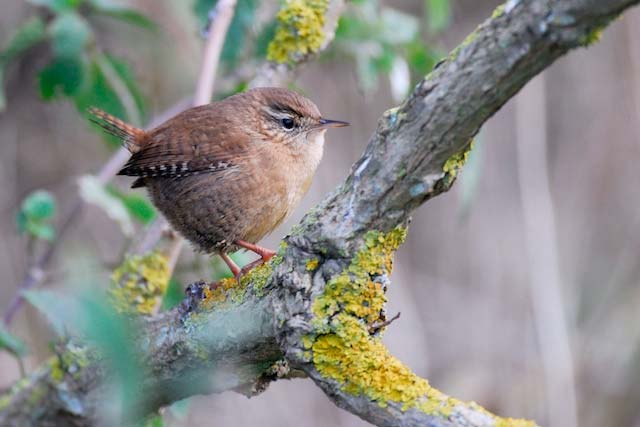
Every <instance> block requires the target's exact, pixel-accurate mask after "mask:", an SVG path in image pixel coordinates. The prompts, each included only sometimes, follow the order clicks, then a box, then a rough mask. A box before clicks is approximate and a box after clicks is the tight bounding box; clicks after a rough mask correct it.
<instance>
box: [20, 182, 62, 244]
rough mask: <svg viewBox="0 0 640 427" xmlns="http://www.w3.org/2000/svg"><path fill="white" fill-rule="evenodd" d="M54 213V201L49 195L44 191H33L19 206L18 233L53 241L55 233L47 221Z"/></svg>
mask: <svg viewBox="0 0 640 427" xmlns="http://www.w3.org/2000/svg"><path fill="white" fill-rule="evenodd" d="M55 213H56V201H55V199H54V198H53V196H52V195H51V193H49V192H48V191H45V190H37V191H34V192H33V193H31V194H29V195H28V196H27V197H26V198H25V199H24V200H23V201H22V204H21V205H20V211H19V212H18V216H17V217H16V222H17V226H18V231H19V232H20V233H28V234H30V235H31V236H33V237H36V238H38V239H44V240H49V241H53V239H54V238H55V236H56V232H55V229H54V228H53V226H52V225H51V224H49V223H48V221H49V220H51V218H52V217H53V216H54V215H55Z"/></svg>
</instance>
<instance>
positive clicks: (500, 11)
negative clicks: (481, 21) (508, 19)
mask: <svg viewBox="0 0 640 427" xmlns="http://www.w3.org/2000/svg"><path fill="white" fill-rule="evenodd" d="M503 13H504V4H501V5H500V6H498V7H496V8H495V9H494V10H493V13H492V14H491V18H493V19H495V18H497V17H498V16H500V15H502V14H503Z"/></svg>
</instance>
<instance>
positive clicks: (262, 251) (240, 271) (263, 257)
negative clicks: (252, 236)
mask: <svg viewBox="0 0 640 427" xmlns="http://www.w3.org/2000/svg"><path fill="white" fill-rule="evenodd" d="M234 243H235V244H236V245H238V246H240V247H241V248H244V249H247V250H250V251H251V252H255V253H256V254H258V255H260V259H257V260H255V261H253V262H250V263H249V264H247V265H245V266H244V267H242V268H240V267H238V265H237V264H236V263H235V262H233V260H232V259H231V258H230V257H229V255H227V254H225V253H221V254H220V256H221V257H222V259H223V261H224V262H225V264H227V266H228V267H229V269H230V270H231V273H232V274H233V276H234V277H235V278H236V280H237V281H238V284H240V279H242V276H244V275H245V274H247V273H248V272H249V271H251V270H253V269H254V268H256V267H258V266H260V265H262V264H264V263H265V262H268V261H269V260H270V259H271V258H273V257H274V255H275V254H276V253H277V252H276V251H272V250H271V249H267V248H263V247H262V246H258V245H255V244H253V243H249V242H245V241H244V240H236V241H235V242H234Z"/></svg>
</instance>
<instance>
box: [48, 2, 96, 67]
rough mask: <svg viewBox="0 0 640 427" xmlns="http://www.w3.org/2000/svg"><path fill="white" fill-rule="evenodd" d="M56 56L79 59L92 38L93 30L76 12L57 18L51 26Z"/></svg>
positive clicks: (62, 14) (50, 30)
mask: <svg viewBox="0 0 640 427" xmlns="http://www.w3.org/2000/svg"><path fill="white" fill-rule="evenodd" d="M49 32H50V34H51V42H52V45H53V53H54V56H56V57H58V58H69V57H72V58H77V57H79V56H80V55H81V54H82V53H83V52H84V49H85V46H86V45H87V43H88V42H89V40H90V38H91V28H90V27H89V24H87V22H86V21H85V20H84V18H83V17H82V16H80V15H78V14H77V13H75V12H65V13H61V14H60V15H58V16H57V18H56V19H54V21H53V22H52V23H51V25H50V26H49Z"/></svg>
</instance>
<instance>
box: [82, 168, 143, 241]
mask: <svg viewBox="0 0 640 427" xmlns="http://www.w3.org/2000/svg"><path fill="white" fill-rule="evenodd" d="M78 184H79V186H80V196H81V197H82V199H83V200H84V201H85V202H87V203H89V204H92V205H95V206H97V207H99V208H100V209H102V210H103V211H104V212H105V213H106V214H107V216H108V217H109V218H111V219H112V220H114V221H115V222H116V223H118V225H119V226H120V229H121V230H122V233H124V235H125V236H131V235H132V234H133V231H134V227H133V223H132V222H131V216H130V215H129V212H128V211H127V208H126V207H125V206H124V203H122V201H121V200H120V199H119V198H117V197H115V196H114V195H112V194H110V193H109V192H108V191H107V189H106V187H105V186H104V185H103V184H102V183H101V182H100V181H98V178H96V177H95V176H92V175H85V176H83V177H80V179H79V180H78Z"/></svg>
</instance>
